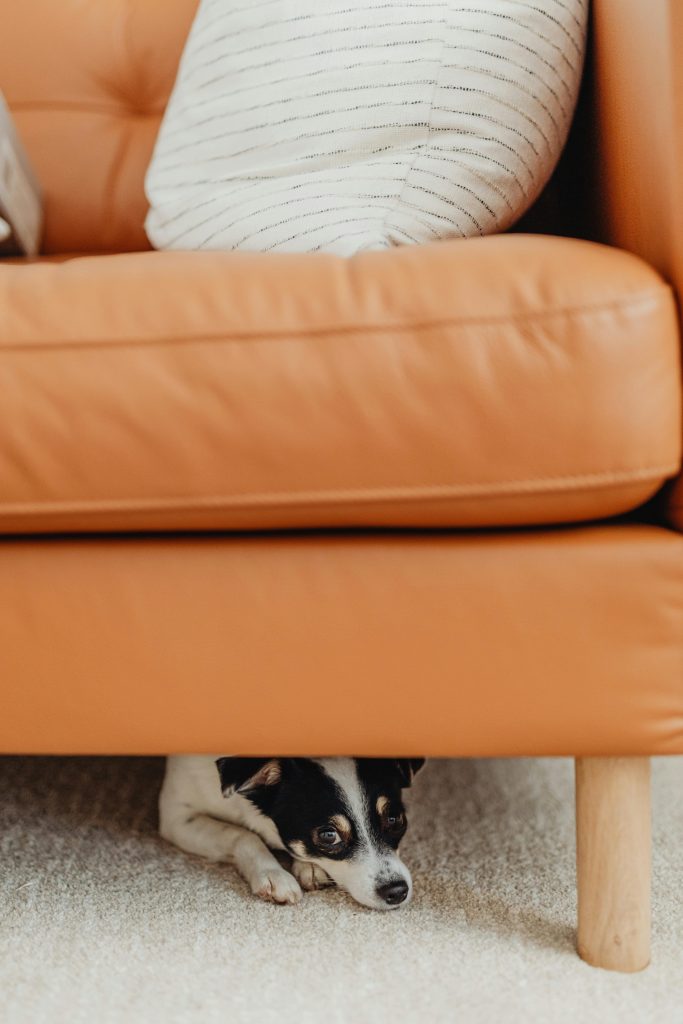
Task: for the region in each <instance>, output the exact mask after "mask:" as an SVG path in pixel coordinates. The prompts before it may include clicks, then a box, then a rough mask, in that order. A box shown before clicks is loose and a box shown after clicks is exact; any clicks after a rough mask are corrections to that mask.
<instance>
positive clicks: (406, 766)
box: [394, 757, 425, 789]
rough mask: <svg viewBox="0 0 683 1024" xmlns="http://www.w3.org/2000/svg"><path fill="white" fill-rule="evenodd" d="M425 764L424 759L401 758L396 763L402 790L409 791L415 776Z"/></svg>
mask: <svg viewBox="0 0 683 1024" xmlns="http://www.w3.org/2000/svg"><path fill="white" fill-rule="evenodd" d="M424 763H425V759H424V757H400V758H398V759H397V760H396V761H395V762H394V764H395V765H396V767H397V769H398V775H399V778H400V780H401V789H407V788H408V786H410V784H411V783H412V781H413V778H414V776H415V775H416V774H417V772H419V770H420V768H421V767H422V765H423V764H424Z"/></svg>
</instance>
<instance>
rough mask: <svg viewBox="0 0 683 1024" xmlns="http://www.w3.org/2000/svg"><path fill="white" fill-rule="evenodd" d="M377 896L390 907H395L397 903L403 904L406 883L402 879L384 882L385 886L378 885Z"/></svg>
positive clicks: (406, 891)
mask: <svg viewBox="0 0 683 1024" xmlns="http://www.w3.org/2000/svg"><path fill="white" fill-rule="evenodd" d="M377 895H378V896H379V898H380V899H381V900H384V902H385V903H388V904H389V905H390V906H392V907H394V906H397V905H398V904H399V903H403V901H404V900H405V898H406V896H407V895H408V883H407V882H404V881H403V879H402V878H398V879H396V880H395V881H393V882H386V883H385V885H378V886H377Z"/></svg>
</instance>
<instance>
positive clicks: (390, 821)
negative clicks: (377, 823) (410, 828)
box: [384, 811, 406, 832]
mask: <svg viewBox="0 0 683 1024" xmlns="http://www.w3.org/2000/svg"><path fill="white" fill-rule="evenodd" d="M405 827H406V816H405V814H404V813H403V811H401V813H400V814H388V815H387V816H386V817H385V819H384V828H385V829H386V831H387V832H402V831H403V829H404V828H405Z"/></svg>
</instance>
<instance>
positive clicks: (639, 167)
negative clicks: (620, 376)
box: [592, 0, 683, 529]
mask: <svg viewBox="0 0 683 1024" xmlns="http://www.w3.org/2000/svg"><path fill="white" fill-rule="evenodd" d="M592 9H593V29H594V31H593V36H594V46H593V51H594V60H593V78H594V82H593V96H592V103H593V116H594V123H595V131H596V140H597V151H596V154H595V165H596V167H597V181H596V184H597V189H598V197H597V199H596V204H595V205H596V207H597V208H598V209H599V213H600V220H601V225H600V230H601V236H602V237H603V238H604V240H605V241H609V242H611V243H612V244H614V245H618V246H621V247H622V248H624V249H628V250H630V251H631V252H634V253H637V254H638V255H639V256H642V257H644V258H645V259H646V260H648V262H650V263H651V264H652V265H653V266H655V267H656V268H657V269H658V270H659V271H660V272H661V273H662V274H663V275H664V276H665V277H666V278H668V280H669V281H671V282H672V283H673V284H674V286H675V288H676V290H677V292H678V295H679V298H680V297H683V185H682V184H681V182H682V180H683V59H682V54H683V4H681V3H680V0H648V2H647V3H644V2H643V0H594V3H593V5H592ZM668 510H669V514H670V517H671V519H672V522H673V523H674V524H676V525H678V527H679V528H681V529H683V478H681V479H679V481H678V482H677V484H676V486H675V487H673V488H671V489H670V494H669V506H668Z"/></svg>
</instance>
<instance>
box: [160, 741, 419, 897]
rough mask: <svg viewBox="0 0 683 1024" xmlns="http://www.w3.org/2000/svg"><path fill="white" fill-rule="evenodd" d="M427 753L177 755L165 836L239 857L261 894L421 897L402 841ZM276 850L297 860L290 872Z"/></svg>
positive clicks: (204, 851)
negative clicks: (327, 891) (409, 800)
mask: <svg viewBox="0 0 683 1024" xmlns="http://www.w3.org/2000/svg"><path fill="white" fill-rule="evenodd" d="M423 764H424V758H413V759H407V758H406V759H401V760H390V759H384V758H382V759H380V758H352V757H321V758H306V757H278V758H265V757H263V758H259V757H219V758H214V757H208V756H207V757H169V759H168V762H167V766H166V777H165V779H164V784H163V787H162V790H161V795H160V798H159V819H160V831H161V834H162V836H163V837H164V839H167V840H168V841H169V842H171V843H175V845H176V846H179V847H180V848H181V849H182V850H185V851H187V852H188V853H194V854H199V855H200V856H202V857H207V858H208V859H209V860H213V861H230V862H231V863H233V864H234V865H235V867H236V868H237V870H238V871H239V872H240V874H241V875H242V876H243V877H244V878H245V879H246V881H247V882H248V884H249V886H250V887H251V891H252V892H253V893H255V894H256V895H257V896H260V897H261V898H262V899H264V900H270V901H272V902H275V903H298V901H299V900H300V899H301V896H302V889H308V890H311V889H318V888H321V887H322V886H325V885H334V884H335V883H336V884H337V885H338V886H339V887H340V888H342V889H345V890H346V891H347V892H348V893H350V895H351V896H353V898H354V899H355V900H357V901H358V902H359V903H362V904H363V905H364V906H366V907H372V909H373V910H392V909H394V908H396V907H398V906H400V905H401V904H405V903H407V902H408V900H409V899H410V897H411V895H412V879H411V877H410V872H409V871H408V869H407V868H406V866H405V865H404V864H403V862H402V861H401V859H400V857H399V854H398V845H399V843H400V841H401V839H402V838H403V836H404V835H405V831H406V827H407V821H406V816H405V811H404V807H403V803H402V800H401V790H402V789H404V788H405V787H407V786H410V784H411V782H412V778H413V775H414V774H415V772H416V771H418V770H419V769H420V768H421V767H422V765H423ZM271 850H280V851H284V852H285V853H287V854H289V855H290V856H291V858H292V863H291V869H290V870H289V871H288V870H286V869H285V868H284V867H282V866H281V865H280V863H279V862H278V860H277V859H276V858H275V856H274V855H273V853H272V852H271Z"/></svg>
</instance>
